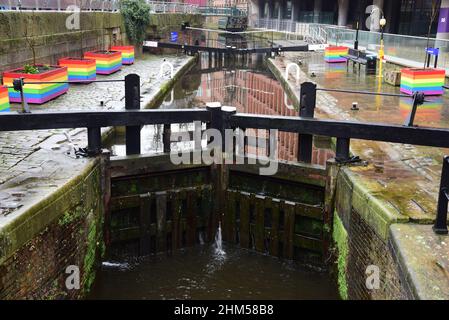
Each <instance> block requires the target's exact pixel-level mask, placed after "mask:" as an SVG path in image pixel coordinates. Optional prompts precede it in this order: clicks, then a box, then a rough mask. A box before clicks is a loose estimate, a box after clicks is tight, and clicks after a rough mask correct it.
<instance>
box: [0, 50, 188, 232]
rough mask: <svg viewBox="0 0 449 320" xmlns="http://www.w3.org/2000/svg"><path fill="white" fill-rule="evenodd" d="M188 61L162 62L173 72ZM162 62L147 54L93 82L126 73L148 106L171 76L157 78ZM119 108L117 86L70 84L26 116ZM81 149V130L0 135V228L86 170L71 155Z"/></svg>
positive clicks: (120, 90)
mask: <svg viewBox="0 0 449 320" xmlns="http://www.w3.org/2000/svg"><path fill="white" fill-rule="evenodd" d="M189 59H191V58H188V57H185V56H168V57H166V60H167V61H169V62H171V63H172V64H173V65H174V67H175V72H177V71H178V70H180V69H181V68H182V66H184V65H185V64H186V63H187V62H188V61H189ZM163 60H164V58H162V57H159V56H151V55H146V56H144V57H143V58H141V59H138V60H136V63H135V64H134V65H132V66H124V67H123V68H122V70H121V71H120V72H117V73H115V74H113V75H110V76H98V77H97V79H98V80H103V79H123V78H124V76H125V75H126V74H130V73H137V74H139V75H140V77H141V87H142V88H141V93H142V95H143V102H144V103H145V102H149V101H150V100H151V98H152V97H154V95H155V94H156V93H157V91H158V89H159V87H160V85H161V84H162V83H163V82H165V81H166V80H167V79H168V78H169V77H170V74H169V71H165V72H163V74H160V66H161V65H162V63H163ZM167 69H168V68H167ZM167 69H164V70H167ZM102 102H103V103H102ZM102 104H103V106H102ZM19 108H20V105H18V104H15V105H13V107H12V110H13V111H14V110H18V109H19ZM119 109H124V83H122V82H116V83H92V84H88V85H84V84H82V85H71V86H70V90H69V92H68V93H67V94H65V95H64V96H61V97H59V98H58V99H55V100H53V101H51V102H49V103H46V104H44V105H42V106H35V105H31V111H33V110H53V111H62V110H72V111H73V110H119ZM0 116H1V115H0ZM103 130H106V129H103ZM86 145H87V134H86V129H71V130H35V131H19V132H2V133H0V228H1V227H2V225H5V224H6V223H8V221H11V220H12V219H14V217H16V216H17V215H19V214H20V212H22V211H23V210H25V209H26V208H27V207H29V206H30V205H32V204H34V203H36V202H37V201H38V200H39V199H43V198H44V197H46V196H48V195H49V194H50V193H51V192H52V191H54V190H56V189H57V188H59V187H60V186H62V185H64V184H65V183H67V182H68V181H69V180H70V179H71V178H73V177H75V176H76V175H77V174H78V173H80V172H81V171H82V170H83V168H86V165H87V164H88V163H89V162H90V161H91V160H89V159H85V158H77V157H76V156H75V152H74V149H75V148H80V147H83V148H84V147H86Z"/></svg>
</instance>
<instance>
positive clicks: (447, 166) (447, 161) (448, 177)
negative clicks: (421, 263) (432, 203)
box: [433, 156, 449, 234]
mask: <svg viewBox="0 0 449 320" xmlns="http://www.w3.org/2000/svg"><path fill="white" fill-rule="evenodd" d="M448 201H449V156H446V157H444V161H443V171H442V172H441V186H440V195H439V197H438V209H437V218H436V221H435V225H434V226H433V231H434V232H435V233H436V234H448V229H447V210H448Z"/></svg>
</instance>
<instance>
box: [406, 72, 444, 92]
mask: <svg viewBox="0 0 449 320" xmlns="http://www.w3.org/2000/svg"><path fill="white" fill-rule="evenodd" d="M445 77H446V72H445V71H444V70H441V69H411V68H406V69H402V70H401V92H403V93H406V94H409V95H413V94H414V93H415V92H423V93H424V94H425V95H426V96H441V95H443V93H444V89H443V86H444V80H445Z"/></svg>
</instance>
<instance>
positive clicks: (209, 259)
mask: <svg viewBox="0 0 449 320" xmlns="http://www.w3.org/2000/svg"><path fill="white" fill-rule="evenodd" d="M224 251H225V252H226V254H225V255H224V256H222V255H218V254H217V253H216V251H215V249H214V248H213V247H212V246H210V245H203V246H199V247H196V248H191V249H186V250H181V251H178V252H175V253H173V254H172V255H169V256H167V255H165V254H163V255H158V256H152V257H145V258H139V259H135V260H133V261H130V262H121V263H119V264H115V263H104V264H103V266H102V268H101V270H100V271H99V272H98V275H97V280H96V283H95V285H94V288H93V291H92V294H91V296H90V298H91V299H139V300H140V299H149V300H165V299H193V300H202V299H204V300H207V299H238V300H252V299H254V300H255V299H265V300H277V299H279V300H281V299H288V300H305V299H307V300H309V299H338V295H337V291H336V288H335V286H334V284H333V281H332V280H331V278H330V276H329V275H328V274H326V273H317V272H313V271H307V270H305V269H302V268H300V267H298V266H297V265H295V263H294V262H291V261H281V260H279V259H277V258H272V257H269V256H266V255H261V254H258V253H255V252H251V251H248V250H243V249H239V248H236V247H228V246H225V247H224Z"/></svg>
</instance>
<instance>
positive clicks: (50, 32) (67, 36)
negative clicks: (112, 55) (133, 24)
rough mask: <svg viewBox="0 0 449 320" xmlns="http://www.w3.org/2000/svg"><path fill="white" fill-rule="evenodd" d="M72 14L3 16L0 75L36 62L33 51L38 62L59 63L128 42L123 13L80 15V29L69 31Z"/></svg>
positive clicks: (29, 13)
mask: <svg viewBox="0 0 449 320" xmlns="http://www.w3.org/2000/svg"><path fill="white" fill-rule="evenodd" d="M73 14H74V12H16V11H10V12H2V13H0V34H1V35H2V38H1V39H0V72H2V71H5V70H8V69H13V68H19V67H22V66H23V65H24V64H27V63H33V49H34V51H35V58H36V63H38V64H57V62H58V59H59V58H62V57H66V56H73V57H80V56H81V55H82V52H86V51H89V50H96V49H107V48H109V47H110V45H111V44H115V43H126V42H127V37H126V33H125V27H124V24H123V19H122V16H121V14H120V13H112V12H81V13H80V18H79V28H78V26H76V24H74V25H73V29H69V28H72V25H71V24H70V23H71V20H70V19H71V18H70V17H71V15H73ZM68 27H69V28H68Z"/></svg>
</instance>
